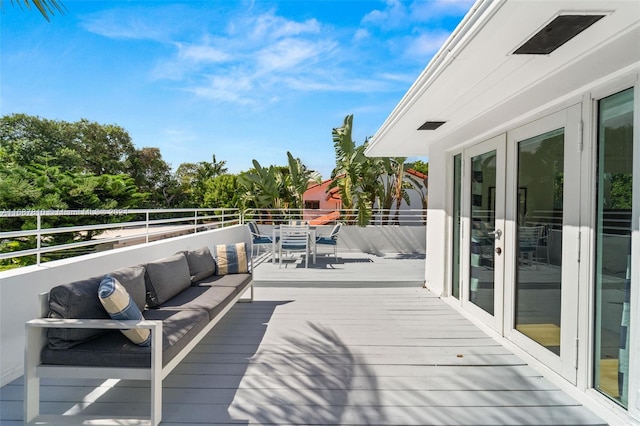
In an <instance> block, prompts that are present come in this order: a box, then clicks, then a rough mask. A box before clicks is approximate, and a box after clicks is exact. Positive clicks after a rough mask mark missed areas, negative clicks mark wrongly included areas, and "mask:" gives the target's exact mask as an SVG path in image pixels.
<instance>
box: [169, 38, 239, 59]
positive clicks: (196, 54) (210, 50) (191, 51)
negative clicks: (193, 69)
mask: <svg viewBox="0 0 640 426" xmlns="http://www.w3.org/2000/svg"><path fill="white" fill-rule="evenodd" d="M177 46H178V50H179V52H178V56H179V57H180V58H182V59H185V60H188V61H193V62H195V63H201V62H205V63H212V62H225V61H228V60H230V59H231V58H232V55H231V54H230V53H228V52H224V51H222V50H220V49H218V48H216V47H213V46H208V45H194V44H183V43H178V44H177Z"/></svg>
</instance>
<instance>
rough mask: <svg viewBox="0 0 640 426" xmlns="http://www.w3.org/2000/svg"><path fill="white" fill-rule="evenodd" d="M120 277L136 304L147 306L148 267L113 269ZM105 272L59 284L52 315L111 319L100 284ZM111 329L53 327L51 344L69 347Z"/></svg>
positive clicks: (52, 297)
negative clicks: (102, 300) (99, 295)
mask: <svg viewBox="0 0 640 426" xmlns="http://www.w3.org/2000/svg"><path fill="white" fill-rule="evenodd" d="M110 275H111V276H113V277H114V278H116V279H117V280H118V281H119V282H120V283H121V284H122V285H123V286H124V288H125V289H126V290H127V292H128V293H129V294H130V295H131V298H132V299H133V301H134V302H135V304H136V305H137V306H138V308H140V310H141V311H142V310H144V308H145V284H144V267H143V266H132V267H128V268H121V269H118V270H116V271H113V272H112V273H111V274H110ZM103 277H104V275H102V276H98V277H93V278H89V279H86V280H82V281H74V282H72V283H67V284H62V285H59V286H56V287H54V288H52V289H51V291H49V315H48V316H49V318H64V319H69V318H82V319H87V318H93V319H109V318H110V317H109V314H108V313H107V311H106V310H105V309H104V306H102V303H100V299H99V298H98V287H99V286H100V281H101V280H102V278H103ZM105 333H107V331H105V330H95V329H94V330H91V329H81V328H78V329H73V328H50V329H48V330H47V337H48V338H49V342H48V345H49V346H50V347H51V348H54V349H66V348H70V347H72V346H75V345H77V344H79V343H82V342H86V341H87V340H91V339H93V338H95V337H98V336H101V335H103V334H105Z"/></svg>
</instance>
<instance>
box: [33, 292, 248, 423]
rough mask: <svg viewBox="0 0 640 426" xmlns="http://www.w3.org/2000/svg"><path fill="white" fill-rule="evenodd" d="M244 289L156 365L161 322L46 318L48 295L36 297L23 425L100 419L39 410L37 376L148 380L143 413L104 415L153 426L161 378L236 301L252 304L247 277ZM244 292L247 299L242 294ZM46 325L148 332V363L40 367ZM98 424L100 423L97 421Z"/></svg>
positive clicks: (158, 407) (159, 416)
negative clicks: (171, 355)
mask: <svg viewBox="0 0 640 426" xmlns="http://www.w3.org/2000/svg"><path fill="white" fill-rule="evenodd" d="M249 287H250V288H248V289H246V290H245V291H243V292H242V293H240V294H238V295H237V296H235V297H234V298H233V299H232V300H231V301H230V302H229V303H228V304H227V305H226V306H225V307H224V308H223V309H222V310H221V311H220V312H219V313H218V314H217V315H216V316H215V317H214V318H212V319H211V320H210V321H209V323H208V324H207V325H206V327H205V328H204V329H203V330H202V331H200V333H198V334H197V335H196V336H195V337H194V338H193V339H192V340H191V341H190V342H189V343H188V344H187V345H186V346H185V347H184V348H183V349H182V350H181V351H180V353H178V354H177V355H176V356H175V357H174V358H173V359H172V360H171V361H170V362H168V363H167V365H165V366H164V367H163V366H162V321H159V320H142V321H114V320H99V319H57V318H46V315H47V314H48V312H49V303H48V300H49V293H42V294H41V295H40V306H41V314H40V316H41V318H39V319H34V320H31V321H28V322H27V323H26V330H25V332H26V336H25V362H24V366H25V368H24V369H25V372H24V423H25V424H60V421H62V420H64V421H63V424H65V425H71V424H89V423H90V422H94V421H101V422H104V421H105V417H104V416H80V415H74V416H62V415H41V414H40V379H42V378H65V379H126V380H148V381H150V382H151V386H150V392H151V410H150V415H149V417H135V418H133V417H122V416H121V417H117V416H116V417H109V419H108V420H112V421H115V422H116V423H115V424H122V423H119V422H122V421H127V420H128V421H135V422H136V424H149V425H153V426H156V425H158V423H160V421H161V420H162V381H163V380H164V379H165V377H167V376H168V375H169V373H171V371H173V369H174V368H176V366H177V365H178V364H180V362H181V361H182V360H183V359H184V358H185V357H186V356H187V355H188V354H189V352H191V350H192V349H193V348H195V347H196V345H197V344H198V343H199V342H200V341H201V340H202V339H203V338H204V337H205V336H206V335H207V334H208V333H209V331H211V329H212V328H213V327H214V326H215V325H216V324H217V323H218V322H219V321H220V320H221V319H222V318H223V317H224V315H225V314H226V313H227V312H228V311H229V310H230V309H231V308H232V307H233V305H235V303H236V302H253V296H254V288H253V280H252V281H251V282H250V283H249ZM246 291H249V292H250V297H249V298H244V299H243V298H242V296H243V295H244V293H246ZM47 328H102V329H118V330H119V329H134V328H148V329H150V330H151V366H150V368H119V367H85V366H67V365H45V364H41V363H40V352H41V351H42V348H43V347H44V346H45V345H46V344H47V337H46V331H47ZM101 424H103V423H101Z"/></svg>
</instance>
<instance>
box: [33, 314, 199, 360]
mask: <svg viewBox="0 0 640 426" xmlns="http://www.w3.org/2000/svg"><path fill="white" fill-rule="evenodd" d="M144 317H145V319H150V320H162V321H163V323H162V365H166V364H167V363H168V362H169V361H171V360H172V359H173V358H175V356H176V355H177V354H178V353H179V352H180V351H181V350H182V349H183V348H184V347H185V346H186V345H187V344H188V343H189V342H190V341H191V340H192V339H193V338H194V337H195V336H197V334H198V333H199V332H200V331H201V330H202V329H204V328H205V326H206V325H207V324H208V322H209V316H208V314H207V312H206V311H204V310H169V309H164V310H155V309H154V310H148V311H145V312H144ZM41 360H42V363H43V364H53V365H74V366H75V365H78V366H92V367H136V368H142V367H145V368H149V367H150V366H151V348H150V347H143V346H138V345H136V344H134V343H132V342H131V341H130V340H129V339H127V338H126V337H125V336H124V335H123V334H122V333H121V332H120V331H119V330H113V331H108V332H107V334H104V335H102V336H101V337H100V338H99V339H93V340H90V341H87V342H84V343H81V344H78V345H76V346H74V347H72V348H69V349H64V350H61V349H53V348H50V347H45V348H44V349H43V350H42V357H41Z"/></svg>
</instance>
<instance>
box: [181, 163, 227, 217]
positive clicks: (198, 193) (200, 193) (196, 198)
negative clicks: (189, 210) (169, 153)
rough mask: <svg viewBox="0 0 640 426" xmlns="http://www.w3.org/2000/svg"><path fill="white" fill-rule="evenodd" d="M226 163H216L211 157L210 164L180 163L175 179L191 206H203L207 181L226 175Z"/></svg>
mask: <svg viewBox="0 0 640 426" xmlns="http://www.w3.org/2000/svg"><path fill="white" fill-rule="evenodd" d="M225 164H226V161H220V162H218V161H217V160H216V156H215V155H214V156H213V160H212V161H211V162H207V161H201V162H199V163H182V164H180V166H179V167H178V169H177V170H176V173H175V176H176V179H177V180H178V181H179V182H180V185H181V186H182V188H183V193H184V195H185V197H186V200H188V202H189V203H191V205H192V206H203V205H204V204H205V195H206V192H207V190H208V186H209V185H208V184H209V181H210V180H211V179H213V178H215V177H216V176H220V175H222V174H225V173H227V168H226V167H225Z"/></svg>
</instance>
